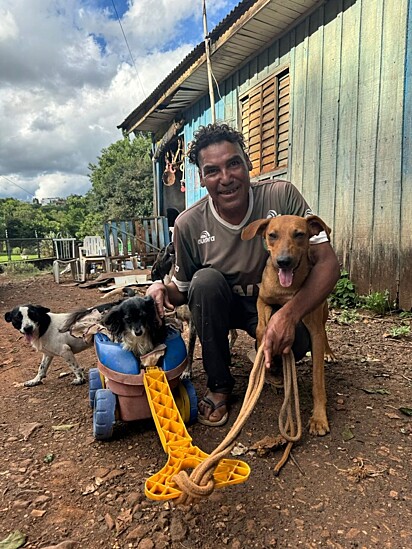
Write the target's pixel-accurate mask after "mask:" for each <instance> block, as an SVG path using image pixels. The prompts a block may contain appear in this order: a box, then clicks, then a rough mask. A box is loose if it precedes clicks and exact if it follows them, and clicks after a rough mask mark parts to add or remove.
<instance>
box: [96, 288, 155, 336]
mask: <svg viewBox="0 0 412 549" xmlns="http://www.w3.org/2000/svg"><path fill="white" fill-rule="evenodd" d="M153 320H154V318H153V299H152V298H150V299H148V298H146V297H144V298H143V297H132V298H130V299H126V300H125V301H123V302H122V303H120V304H119V305H116V306H115V307H113V308H112V309H111V310H110V311H109V312H108V313H107V314H106V315H104V316H103V319H102V324H103V325H104V326H106V328H108V329H109V330H110V332H111V333H112V334H113V335H114V336H115V337H116V338H117V339H118V338H120V337H122V336H123V335H124V334H125V333H130V334H131V335H133V336H135V337H140V336H143V335H144V334H145V332H146V330H147V329H148V327H149V326H150V325H151V324H152V323H153Z"/></svg>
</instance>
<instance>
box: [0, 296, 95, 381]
mask: <svg viewBox="0 0 412 549" xmlns="http://www.w3.org/2000/svg"><path fill="white" fill-rule="evenodd" d="M69 316H70V313H51V312H50V309H47V307H42V306H41V305H31V304H30V305H20V306H18V307H15V308H14V309H13V310H12V311H8V312H7V313H6V314H5V315H4V319H5V321H6V322H11V323H12V324H13V326H14V328H16V330H19V332H21V333H22V334H24V337H25V339H26V341H28V343H31V345H32V346H33V347H34V348H35V349H36V351H40V352H41V353H43V357H42V359H41V362H40V366H39V370H38V372H37V375H36V377H34V378H33V379H30V380H29V381H26V382H25V383H24V385H25V386H26V387H33V386H35V385H39V384H40V383H41V382H42V379H44V378H45V377H46V375H47V370H48V368H49V366H50V364H51V362H52V360H53V358H54V357H55V356H61V357H62V358H63V359H64V360H65V361H66V362H67V364H68V365H69V366H70V368H71V369H72V371H73V373H74V376H75V378H74V380H73V385H81V384H82V383H84V381H85V379H84V372H83V370H82V368H81V367H80V366H79V364H78V363H77V360H76V358H75V356H74V355H75V354H77V353H80V352H81V351H84V350H85V349H87V348H88V347H90V345H91V344H90V343H86V342H85V341H84V340H82V339H80V338H77V337H73V336H72V335H70V333H68V332H65V333H61V331H60V330H61V328H62V326H63V325H64V323H65V322H66V321H67V319H68V317H69Z"/></svg>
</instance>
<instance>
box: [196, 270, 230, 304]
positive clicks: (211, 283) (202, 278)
mask: <svg viewBox="0 0 412 549" xmlns="http://www.w3.org/2000/svg"><path fill="white" fill-rule="evenodd" d="M217 294H218V295H219V294H220V295H224V296H227V298H229V297H230V296H231V290H230V287H229V284H228V283H227V281H226V279H225V277H224V276H223V275H222V273H220V272H219V271H217V270H216V269H212V268H206V269H200V270H199V271H197V272H196V273H195V274H194V276H193V278H192V281H191V283H190V287H189V293H188V299H189V302H190V301H191V300H192V299H193V298H196V296H199V295H202V296H207V297H212V296H214V295H215V296H216V295H217Z"/></svg>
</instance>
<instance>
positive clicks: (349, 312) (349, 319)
mask: <svg viewBox="0 0 412 549" xmlns="http://www.w3.org/2000/svg"><path fill="white" fill-rule="evenodd" d="M359 319H360V316H359V315H358V313H357V312H356V311H355V310H354V309H343V310H342V312H341V313H340V314H338V315H337V316H336V322H337V323H338V324H340V325H349V324H353V323H354V322H357V321H358V320H359Z"/></svg>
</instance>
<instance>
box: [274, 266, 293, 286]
mask: <svg viewBox="0 0 412 549" xmlns="http://www.w3.org/2000/svg"><path fill="white" fill-rule="evenodd" d="M293 273H294V271H293V269H279V271H278V275H279V282H280V285H281V286H283V287H284V288H289V286H292V283H293Z"/></svg>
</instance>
